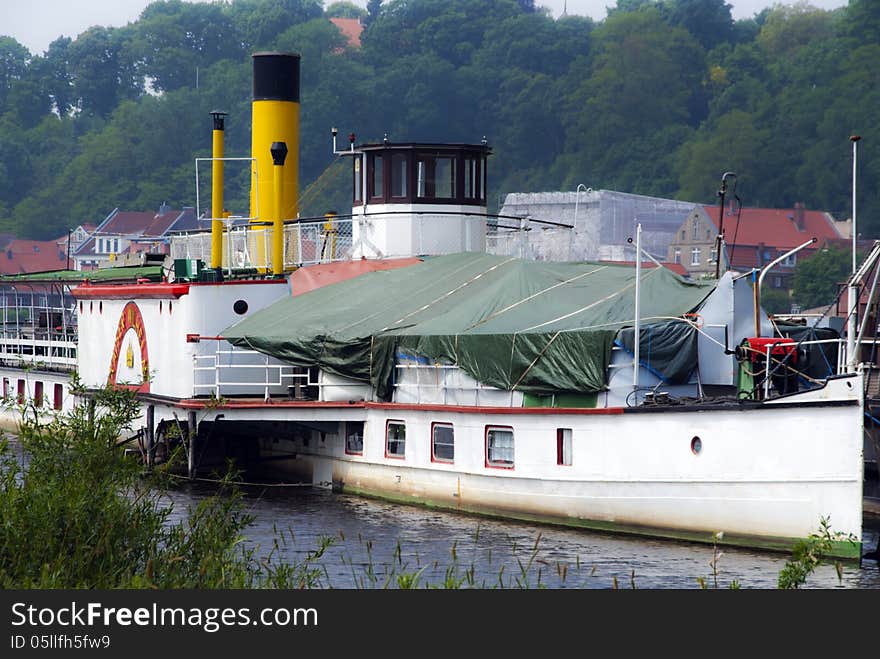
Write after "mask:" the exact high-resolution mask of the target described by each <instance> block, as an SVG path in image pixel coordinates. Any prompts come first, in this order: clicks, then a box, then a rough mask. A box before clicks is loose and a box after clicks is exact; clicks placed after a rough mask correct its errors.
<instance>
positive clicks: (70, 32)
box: [0, 0, 847, 53]
mask: <svg viewBox="0 0 880 659" xmlns="http://www.w3.org/2000/svg"><path fill="white" fill-rule="evenodd" d="M727 1H728V3H730V4H731V6H732V7H733V17H734V18H747V17H750V16H753V15H754V14H755V13H756V12H758V11H760V10H761V9H763V8H764V7H767V6H770V5H772V4H774V3H775V1H776V0H727ZM331 2H332V0H325V1H324V5H325V6H327V5H329V4H330V3H331ZM354 2H355V3H356V4H359V5H361V6H365V5H366V0H354ZM148 4H150V0H0V35H8V36H11V37H15V38H16V39H17V40H18V41H19V42H21V43H22V44H24V45H25V46H27V47H28V49H29V50H30V51H31V52H33V53H42V52H43V51H45V50H46V48H47V47H48V46H49V44H50V43H51V42H52V41H54V40H55V39H56V38H58V37H59V36H61V35H64V36H69V37H76V36H77V35H78V34H79V33H80V32H83V31H84V30H86V29H87V28H89V27H91V26H92V25H103V26H106V27H110V26H113V27H119V26H122V25H125V24H126V23H129V22H131V21H135V20H137V18H138V16H140V13H141V11H143V9H144V7H146V6H147V5H148ZM536 4H538V5H541V6H544V7H548V8H550V10H551V11H552V13H553V15H554V16H558V15H559V14H560V13H562V8H563V5H564V4H566V5H567V10H568V13H569V14H581V15H585V16H590V17H591V18H593V19H595V20H602V19H603V18H605V7H606V6H608V5H612V6H614V5H616V0H537V2H536ZM783 4H794V0H790V1H788V0H786V1H785V2H784V3H783ZM810 4H812V5H813V6H815V7H820V8H822V9H834V8H836V7H842V6H844V5H846V4H847V0H810Z"/></svg>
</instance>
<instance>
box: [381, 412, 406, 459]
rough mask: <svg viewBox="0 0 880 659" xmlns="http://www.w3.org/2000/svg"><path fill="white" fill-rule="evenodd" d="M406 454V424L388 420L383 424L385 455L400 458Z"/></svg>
mask: <svg viewBox="0 0 880 659" xmlns="http://www.w3.org/2000/svg"><path fill="white" fill-rule="evenodd" d="M405 454H406V424H404V422H403V421H389V422H388V423H387V424H386V426H385V457H387V458H402V457H403V456H404V455H405Z"/></svg>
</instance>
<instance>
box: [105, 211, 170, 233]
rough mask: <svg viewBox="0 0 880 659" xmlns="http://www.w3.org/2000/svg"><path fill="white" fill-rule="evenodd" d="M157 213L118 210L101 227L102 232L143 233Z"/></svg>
mask: <svg viewBox="0 0 880 659" xmlns="http://www.w3.org/2000/svg"><path fill="white" fill-rule="evenodd" d="M155 216H156V214H155V213H150V212H149V211H118V212H116V213H115V214H113V215H112V216H111V217H110V218H109V219H108V220H107V221H106V222H104V223H103V224H102V225H101V227H100V233H101V234H110V235H121V236H126V235H141V234H142V233H143V232H144V229H146V228H147V227H148V226H150V224H152V223H153V220H154V219H155Z"/></svg>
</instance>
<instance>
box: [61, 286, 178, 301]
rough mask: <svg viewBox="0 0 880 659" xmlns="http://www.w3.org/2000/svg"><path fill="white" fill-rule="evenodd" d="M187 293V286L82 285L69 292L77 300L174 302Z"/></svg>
mask: <svg viewBox="0 0 880 659" xmlns="http://www.w3.org/2000/svg"><path fill="white" fill-rule="evenodd" d="M188 293H189V284H102V285H97V286H95V285H92V284H82V285H80V286H77V287H76V288H74V289H72V290H71V291H70V294H71V295H73V297H75V298H76V299H78V300H84V299H85V300H89V299H91V300H96V299H98V298H100V299H103V300H161V299H169V298H170V299H175V300H176V299H177V298H179V297H181V296H183V295H187V294H188Z"/></svg>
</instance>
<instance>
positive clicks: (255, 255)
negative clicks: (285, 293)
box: [171, 218, 352, 271]
mask: <svg viewBox="0 0 880 659" xmlns="http://www.w3.org/2000/svg"><path fill="white" fill-rule="evenodd" d="M232 220H233V218H227V220H226V227H225V229H224V231H223V254H222V268H223V269H224V270H227V271H229V270H235V269H248V268H256V269H258V270H259V269H262V270H265V269H269V268H271V267H272V236H273V233H274V230H273V228H272V226H271V225H269V224H261V223H253V224H251V223H248V224H239V225H234V224H233V221H232ZM351 231H352V223H351V220H350V219H348V220H326V221H319V222H289V223H287V224H285V225H284V242H283V244H284V268H285V269H291V268H294V267H298V266H303V265H314V264H316V263H329V262H332V261H347V260H349V259H351V254H352V238H351ZM171 257H172V258H174V259H201V260H202V261H204V262H205V263H210V262H211V234H210V232H206V231H198V232H193V233H181V234H177V235H174V236H173V237H172V239H171Z"/></svg>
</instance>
